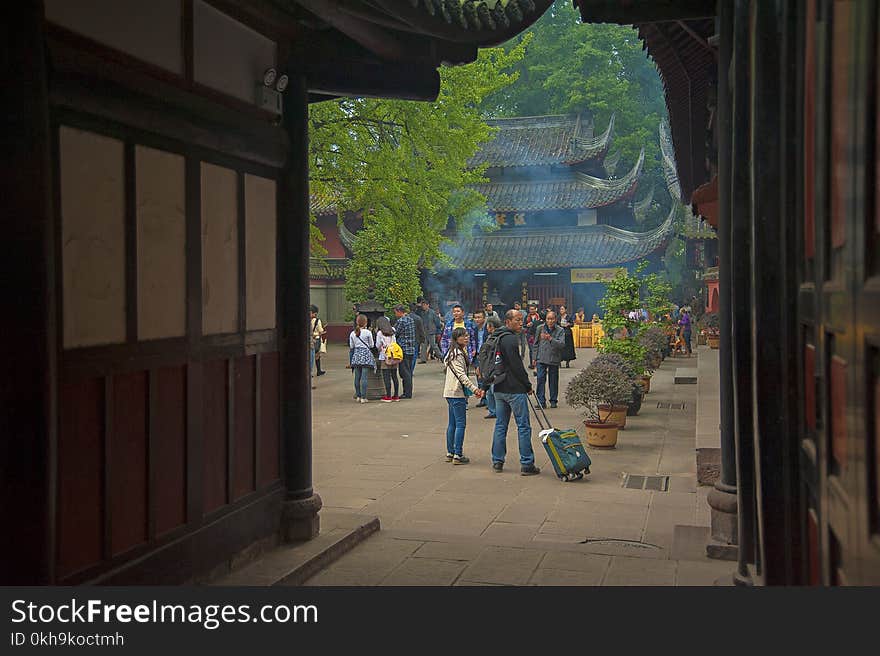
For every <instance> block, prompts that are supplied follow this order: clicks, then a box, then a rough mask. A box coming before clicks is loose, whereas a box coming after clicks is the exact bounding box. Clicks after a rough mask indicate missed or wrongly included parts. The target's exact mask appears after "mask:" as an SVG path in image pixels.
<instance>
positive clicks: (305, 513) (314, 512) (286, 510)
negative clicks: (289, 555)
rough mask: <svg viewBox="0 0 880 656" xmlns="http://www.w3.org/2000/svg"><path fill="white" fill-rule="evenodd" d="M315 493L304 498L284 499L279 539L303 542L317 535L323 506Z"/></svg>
mask: <svg viewBox="0 0 880 656" xmlns="http://www.w3.org/2000/svg"><path fill="white" fill-rule="evenodd" d="M323 505H324V504H323V502H322V501H321V497H320V496H318V494H317V493H315V494H312V496H310V497H306V498H305V499H286V500H285V501H284V502H283V503H282V506H281V530H280V534H281V541H282V542H285V543H287V542H303V541H305V540H311V539H312V538H315V537H317V536H318V532H319V531H320V529H321V518H320V517H319V516H318V511H320V510H321V507H322V506H323Z"/></svg>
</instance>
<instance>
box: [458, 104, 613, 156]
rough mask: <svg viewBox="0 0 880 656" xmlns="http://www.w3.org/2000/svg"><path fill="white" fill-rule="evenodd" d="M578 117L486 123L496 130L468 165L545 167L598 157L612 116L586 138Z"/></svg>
mask: <svg viewBox="0 0 880 656" xmlns="http://www.w3.org/2000/svg"><path fill="white" fill-rule="evenodd" d="M586 121H587V119H586V118H583V117H582V116H580V115H577V116H568V115H553V116H524V117H519V118H503V119H492V120H489V121H486V122H487V123H488V124H489V125H491V126H493V127H496V128H498V132H497V133H496V134H495V137H494V138H493V139H492V140H491V141H489V142H487V143H485V144H484V145H483V146H482V147H481V148H480V150H479V151H478V152H477V153H476V154H475V155H474V156H473V157H472V158H471V160H470V162H468V164H469V165H470V166H479V165H480V164H487V165H488V166H490V167H504V166H549V165H551V164H576V163H579V162H585V161H587V160H592V159H600V158H602V157H603V156H604V155H605V153H606V152H607V150H608V146H609V145H610V143H611V135H612V132H613V130H614V115H612V116H611V120H610V121H609V122H608V127H607V128H606V129H605V132H604V133H603V134H601V135H600V136H598V137H587V136H585V135H586V134H588V127H587V125H586Z"/></svg>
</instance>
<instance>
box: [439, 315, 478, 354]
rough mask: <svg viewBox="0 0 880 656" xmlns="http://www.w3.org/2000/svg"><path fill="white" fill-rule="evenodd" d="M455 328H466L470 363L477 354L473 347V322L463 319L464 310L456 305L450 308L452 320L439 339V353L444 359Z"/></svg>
mask: <svg viewBox="0 0 880 656" xmlns="http://www.w3.org/2000/svg"><path fill="white" fill-rule="evenodd" d="M456 328H467V331H468V338H469V339H468V344H467V349H468V356H469V357H470V359H471V362H473V359H474V356H475V355H476V354H477V350H476V346H475V344H476V341H477V333H476V330H475V328H474V322H473V321H471V320H470V319H465V317H464V308H463V307H461V305H459V304H458V303H456V304H455V305H453V306H452V318H451V319H450V320H449V321H447V322H446V326H444V328H443V334H442V335H441V337H440V353H441V354H442V355H443V357H444V358H445V357H446V353H447V352H448V351H449V345H450V343H451V342H452V331H453V330H454V329H456Z"/></svg>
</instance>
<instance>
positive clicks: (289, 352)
mask: <svg viewBox="0 0 880 656" xmlns="http://www.w3.org/2000/svg"><path fill="white" fill-rule="evenodd" d="M308 115H309V106H308V90H307V88H306V81H305V77H303V76H302V75H297V74H291V76H290V85H289V86H288V89H287V92H286V93H285V96H284V127H285V129H286V131H287V137H288V139H289V141H290V144H289V147H290V150H289V152H288V156H287V164H286V165H285V167H284V171H283V173H282V177H281V181H280V185H279V190H280V193H279V196H278V209H279V211H278V234H279V235H280V240H279V249H278V290H279V292H278V302H279V312H278V315H279V318H280V325H279V332H280V342H281V458H282V471H283V476H284V487H285V497H284V505H283V509H282V516H281V538H282V540H284V541H285V542H293V541H298V540H310V539H312V538H313V537H315V536H316V535H318V531H319V528H320V520H319V517H318V511H319V510H320V509H321V497H320V496H318V495H317V494H316V493H315V491H314V490H313V489H312V390H311V378H310V376H309V340H308V332H309V322H308V306H309V254H310V252H309V243H310V235H309V163H308V129H309V128H308Z"/></svg>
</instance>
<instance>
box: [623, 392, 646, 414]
mask: <svg viewBox="0 0 880 656" xmlns="http://www.w3.org/2000/svg"><path fill="white" fill-rule="evenodd" d="M643 396H644V392H643V391H642V390H636V389H635V388H633V395H632V401H630V402H629V405H627V406H626V416H627V417H635V416H636V415H637V414H639V410H641V409H642V397H643Z"/></svg>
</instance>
